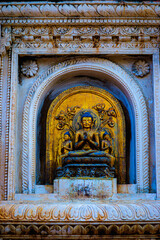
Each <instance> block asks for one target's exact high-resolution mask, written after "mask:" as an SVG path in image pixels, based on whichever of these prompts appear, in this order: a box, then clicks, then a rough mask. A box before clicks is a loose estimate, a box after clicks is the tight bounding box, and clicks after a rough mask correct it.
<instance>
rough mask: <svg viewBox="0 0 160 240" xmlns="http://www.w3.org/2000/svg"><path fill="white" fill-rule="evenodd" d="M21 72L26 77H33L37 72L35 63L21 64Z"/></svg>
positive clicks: (30, 61) (31, 61)
mask: <svg viewBox="0 0 160 240" xmlns="http://www.w3.org/2000/svg"><path fill="white" fill-rule="evenodd" d="M21 71H22V73H23V75H25V76H26V77H28V78H29V77H33V76H35V75H36V73H37V72H38V65H37V63H36V61H33V60H29V61H26V62H24V63H23V64H22V66H21Z"/></svg>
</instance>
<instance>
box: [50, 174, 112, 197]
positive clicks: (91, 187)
mask: <svg viewBox="0 0 160 240" xmlns="http://www.w3.org/2000/svg"><path fill="white" fill-rule="evenodd" d="M53 189H54V193H57V194H59V195H60V196H70V197H72V198H73V197H75V198H76V197H78V198H80V197H82V198H87V197H91V198H109V197H111V196H112V195H113V193H117V179H116V178H112V179H104V178H70V179H68V178H60V179H55V180H54V183H53Z"/></svg>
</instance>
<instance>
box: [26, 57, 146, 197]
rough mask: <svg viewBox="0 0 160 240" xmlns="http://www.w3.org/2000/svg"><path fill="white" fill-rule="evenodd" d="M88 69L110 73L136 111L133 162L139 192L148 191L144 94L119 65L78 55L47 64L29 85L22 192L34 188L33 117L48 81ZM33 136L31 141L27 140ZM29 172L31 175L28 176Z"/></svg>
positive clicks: (54, 80) (34, 145) (34, 118)
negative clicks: (47, 66) (48, 66)
mask: <svg viewBox="0 0 160 240" xmlns="http://www.w3.org/2000/svg"><path fill="white" fill-rule="evenodd" d="M81 70H83V71H84V70H91V71H97V72H99V73H103V74H106V75H110V76H112V77H113V78H114V79H115V80H116V81H117V83H119V84H120V85H121V87H122V88H123V89H124V90H125V91H126V93H127V94H128V95H129V96H130V99H131V102H132V104H133V107H134V111H135V122H136V124H135V125H136V153H137V156H136V163H137V186H138V191H139V192H148V190H149V159H148V158H149V156H148V147H149V142H148V112H147V107H146V103H145V99H144V96H143V94H142V92H141V90H140V88H139V86H138V85H137V83H136V82H135V80H134V79H133V78H132V77H131V76H130V75H129V74H127V73H126V72H125V71H124V70H123V69H122V68H121V67H119V66H118V65H116V64H115V63H112V62H110V61H108V60H106V59H99V58H77V59H72V60H68V61H64V62H62V63H59V64H57V65H55V66H52V67H50V68H49V69H48V70H47V71H46V72H44V73H43V74H42V75H41V76H40V77H39V78H38V79H37V80H36V82H35V83H34V84H33V85H32V87H31V88H30V90H29V93H28V96H27V98H26V101H25V105H24V113H23V131H22V135H23V147H22V189H23V193H26V192H29V193H32V192H34V189H35V163H36V159H35V156H36V154H35V152H36V143H35V139H36V117H37V109H38V104H39V102H40V101H42V99H43V97H44V96H43V95H44V94H45V91H47V89H48V88H49V86H50V85H51V84H53V83H54V82H56V80H57V79H58V78H59V77H60V76H63V75H64V74H66V73H69V72H70V73H71V72H76V71H77V72H78V71H81ZM29 139H32V141H29ZM30 174H31V178H29V175H30Z"/></svg>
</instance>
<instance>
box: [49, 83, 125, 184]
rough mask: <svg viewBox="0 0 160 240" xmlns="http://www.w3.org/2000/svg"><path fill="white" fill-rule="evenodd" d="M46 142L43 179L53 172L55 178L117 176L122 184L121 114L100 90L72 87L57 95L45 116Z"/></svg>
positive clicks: (123, 124)
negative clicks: (44, 175)
mask: <svg viewBox="0 0 160 240" xmlns="http://www.w3.org/2000/svg"><path fill="white" fill-rule="evenodd" d="M72 103H74V104H75V105H72ZM79 103H81V104H80V105H78V104H79ZM55 136H56V137H55ZM46 143H47V146H46V147H47V152H46V172H48V173H47V176H49V175H50V177H51V176H52V175H53V172H54V171H55V170H56V169H57V170H56V176H57V177H68V178H70V177H78V176H82V177H103V178H112V177H115V176H117V177H118V180H119V182H124V181H125V174H126V163H125V151H126V150H125V122H124V115H123V111H122V109H121V107H120V104H119V103H118V101H116V99H115V98H114V97H113V96H112V95H110V94H109V93H108V92H106V91H104V90H101V89H99V88H95V87H75V88H72V89H69V90H67V91H65V92H64V93H62V94H60V96H58V97H57V98H56V99H55V100H54V101H53V102H52V104H51V106H50V108H49V111H48V114H47V142H46ZM117 166H119V169H120V172H119V173H118V168H117ZM95 168H96V170H95ZM51 178H52V177H51Z"/></svg>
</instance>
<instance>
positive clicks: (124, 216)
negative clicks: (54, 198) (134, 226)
mask: <svg viewBox="0 0 160 240" xmlns="http://www.w3.org/2000/svg"><path fill="white" fill-rule="evenodd" d="M159 209H160V201H144V202H141V201H138V202H127V201H126V202H122V201H119V202H116V203H113V202H111V203H86V202H85V201H83V203H69V202H64V203H63V202H61V203H49V202H48V203H47V204H46V203H37V202H32V204H31V203H23V204H22V203H19V202H16V204H15V203H5V202H2V203H1V204H0V221H1V222H3V223H5V222H6V223H7V222H9V221H17V222H29V221H31V222H37V223H38V222H39V223H40V222H43V221H47V222H64V221H65V222H66V223H69V222H71V221H72V222H73V221H74V222H84V223H85V222H88V221H89V222H95V223H96V222H99V221H101V222H108V221H112V222H116V221H122V220H123V221H126V222H127V221H141V222H147V221H160V214H159V213H160V212H159Z"/></svg>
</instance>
